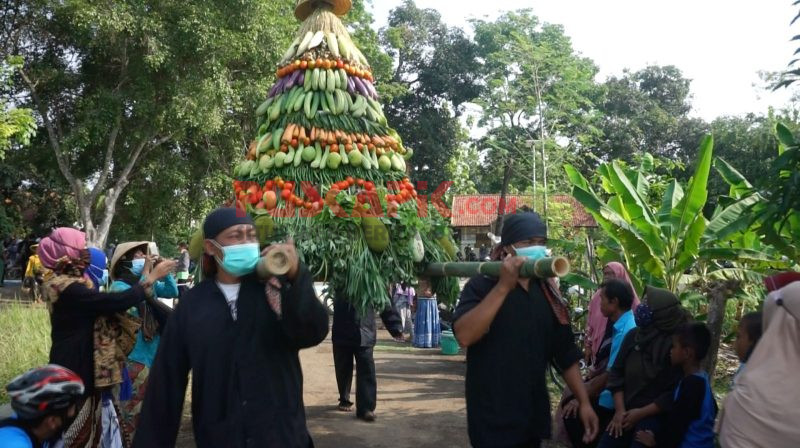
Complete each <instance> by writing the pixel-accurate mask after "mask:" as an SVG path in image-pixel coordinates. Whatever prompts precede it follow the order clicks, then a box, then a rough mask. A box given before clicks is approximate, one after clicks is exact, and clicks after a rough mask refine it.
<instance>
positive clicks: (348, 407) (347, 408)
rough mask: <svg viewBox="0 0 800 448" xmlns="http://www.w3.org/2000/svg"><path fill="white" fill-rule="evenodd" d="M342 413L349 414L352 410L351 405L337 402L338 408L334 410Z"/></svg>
mask: <svg viewBox="0 0 800 448" xmlns="http://www.w3.org/2000/svg"><path fill="white" fill-rule="evenodd" d="M336 409H338V410H339V411H342V412H350V411H352V410H353V403H350V402H349V401H348V402H339V406H338V407H337V408H336Z"/></svg>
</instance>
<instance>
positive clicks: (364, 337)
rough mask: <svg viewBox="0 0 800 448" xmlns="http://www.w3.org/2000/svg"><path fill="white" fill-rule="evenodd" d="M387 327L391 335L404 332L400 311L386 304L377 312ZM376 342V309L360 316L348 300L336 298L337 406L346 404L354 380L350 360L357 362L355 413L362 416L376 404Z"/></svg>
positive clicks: (348, 400)
mask: <svg viewBox="0 0 800 448" xmlns="http://www.w3.org/2000/svg"><path fill="white" fill-rule="evenodd" d="M380 317H381V320H382V321H383V324H384V325H385V326H386V330H387V331H388V332H389V333H390V334H391V335H392V336H394V337H400V336H402V335H403V326H402V320H401V318H400V314H399V313H398V312H397V311H396V310H395V309H394V308H393V307H391V306H387V307H386V308H385V309H384V310H383V312H381V314H380ZM376 341H377V329H376V327H375V311H374V310H373V309H372V308H369V309H368V310H367V311H366V312H365V314H364V316H360V315H359V314H358V312H357V311H356V309H355V308H354V307H353V305H351V304H350V303H349V302H347V301H345V300H343V299H337V300H335V301H334V304H333V329H332V334H331V342H332V343H333V364H334V367H335V370H336V384H337V386H338V388H339V406H344V407H349V406H352V405H353V403H352V402H351V401H350V388H351V386H352V383H353V359H355V362H356V415H358V416H360V417H363V416H364V415H365V414H366V413H367V412H374V411H375V407H376V405H377V394H378V382H377V379H376V378H375V359H374V358H373V347H375V342H376Z"/></svg>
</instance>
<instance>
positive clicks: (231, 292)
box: [217, 282, 242, 320]
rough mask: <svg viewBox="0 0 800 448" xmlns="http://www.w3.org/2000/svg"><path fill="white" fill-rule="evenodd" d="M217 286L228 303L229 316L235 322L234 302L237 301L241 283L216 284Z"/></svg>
mask: <svg viewBox="0 0 800 448" xmlns="http://www.w3.org/2000/svg"><path fill="white" fill-rule="evenodd" d="M217 286H218V287H219V290H220V291H222V295H224V296H225V301H227V302H228V307H230V309H231V316H232V317H233V320H236V301H237V300H239V289H240V288H241V286H242V284H241V283H233V284H228V283H220V282H217Z"/></svg>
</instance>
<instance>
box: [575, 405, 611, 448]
mask: <svg viewBox="0 0 800 448" xmlns="http://www.w3.org/2000/svg"><path fill="white" fill-rule="evenodd" d="M592 408H593V409H594V412H595V414H597V419H598V420H599V421H600V433H599V434H598V436H597V438H595V439H594V440H593V441H591V442H590V443H583V430H584V429H583V423H581V419H580V418H579V416H577V415H576V416H575V417H569V418H566V417H565V418H564V427H565V428H566V430H567V434H568V435H569V440H570V441H571V442H572V446H573V447H575V448H594V447H596V446H597V445H598V444H599V443H600V438H601V437H602V436H603V431H605V429H606V427H607V426H608V424H609V423H611V420H612V419H613V418H614V411H613V410H611V409H608V408H604V407H602V406H600V404H599V403H598V402H597V400H595V401H594V402H593V403H592Z"/></svg>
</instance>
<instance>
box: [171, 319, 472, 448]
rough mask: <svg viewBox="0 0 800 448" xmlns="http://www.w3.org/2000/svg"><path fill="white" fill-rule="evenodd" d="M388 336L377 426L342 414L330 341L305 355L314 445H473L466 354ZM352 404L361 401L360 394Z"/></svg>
mask: <svg viewBox="0 0 800 448" xmlns="http://www.w3.org/2000/svg"><path fill="white" fill-rule="evenodd" d="M384 333H385V332H384ZM381 336H382V337H383V336H384V335H381ZM386 336H387V338H386V339H383V338H382V339H379V341H378V346H377V347H376V348H375V368H376V371H377V378H378V407H377V409H376V414H377V416H378V419H377V421H375V422H373V423H365V422H362V421H361V420H358V419H356V418H355V413H343V412H339V411H337V410H336V404H337V402H338V392H337V390H336V377H335V376H334V373H333V372H334V371H333V355H332V353H331V342H330V338H328V339H327V340H325V341H324V342H323V343H322V344H320V345H319V346H317V347H314V348H311V349H308V350H304V351H303V352H301V355H300V358H301V361H302V364H303V375H304V379H305V385H304V388H305V393H304V400H305V405H306V415H307V418H308V428H309V431H310V432H311V435H312V437H313V438H314V445H315V446H316V447H317V448H343V447H348V448H350V447H372V448H381V447H386V448H389V447H391V448H412V447H413V448H422V447H445V446H446V447H454V448H457V447H468V446H469V443H468V437H467V417H466V404H465V402H464V373H465V371H466V364H464V362H463V361H464V356H463V355H458V356H443V355H441V354H440V353H441V352H440V351H439V350H418V349H413V348H411V347H410V345H404V344H398V343H395V342H394V341H392V340H391V339H389V338H388V335H386ZM353 394H355V385H353ZM351 400H355V395H353V397H351ZM186 411H187V412H186V417H185V419H184V425H183V428H182V430H181V434H180V436H179V441H178V446H179V447H187V448H188V447H191V446H194V443H193V441H192V438H191V417H190V416H189V415H188V407H187V409H186Z"/></svg>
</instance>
